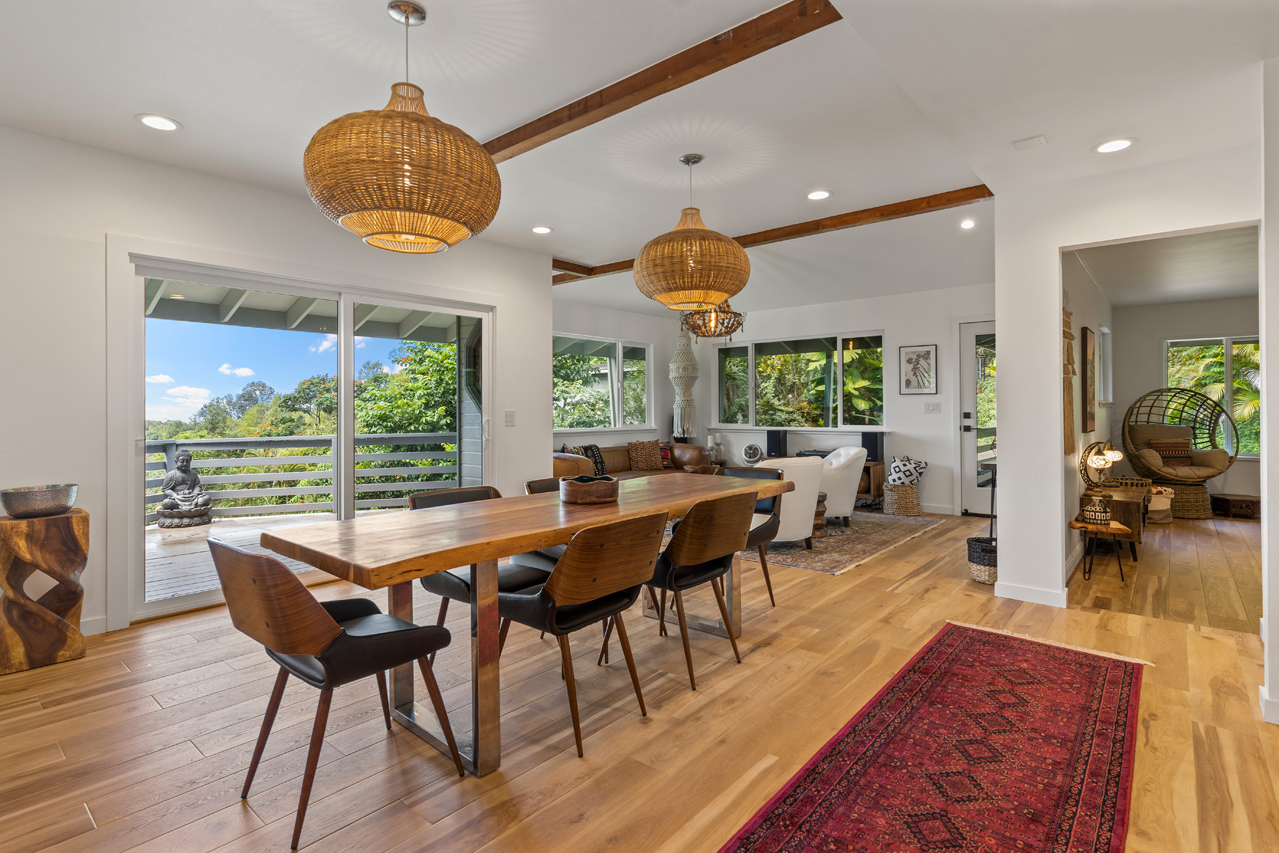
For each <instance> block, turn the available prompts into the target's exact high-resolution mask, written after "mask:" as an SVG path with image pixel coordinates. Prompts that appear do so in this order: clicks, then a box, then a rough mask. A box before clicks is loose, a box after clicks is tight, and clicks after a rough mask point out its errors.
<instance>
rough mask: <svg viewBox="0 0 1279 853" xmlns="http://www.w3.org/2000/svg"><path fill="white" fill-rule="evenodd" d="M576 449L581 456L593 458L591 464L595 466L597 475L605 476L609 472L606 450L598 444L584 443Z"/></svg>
mask: <svg viewBox="0 0 1279 853" xmlns="http://www.w3.org/2000/svg"><path fill="white" fill-rule="evenodd" d="M574 451H576V452H577V454H578V455H579V456H585V457H586V458H587V459H589V460H591V464H592V465H594V466H595V476H596V477H603V476H604V475H605V474H607V473H608V465H606V464H605V462H604V451H602V450H600V446H599V445H598V444H583V445H582V446H581V447H575V448H574Z"/></svg>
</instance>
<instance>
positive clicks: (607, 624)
mask: <svg viewBox="0 0 1279 853" xmlns="http://www.w3.org/2000/svg"><path fill="white" fill-rule="evenodd" d="M611 636H613V617H612V616H610V617H608V618H607V619H605V620H604V644H603V645H602V646H600V656H599V657H598V658H596V659H595V665H596V666H603V665H604V664H606V663H608V638H609V637H611Z"/></svg>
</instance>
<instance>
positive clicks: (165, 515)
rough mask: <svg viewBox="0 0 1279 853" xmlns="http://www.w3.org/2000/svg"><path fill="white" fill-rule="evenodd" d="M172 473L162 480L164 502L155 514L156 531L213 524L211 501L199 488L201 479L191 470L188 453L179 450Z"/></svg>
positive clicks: (189, 453)
mask: <svg viewBox="0 0 1279 853" xmlns="http://www.w3.org/2000/svg"><path fill="white" fill-rule="evenodd" d="M173 464H174V469H173V470H172V471H170V472H169V473H168V474H166V475H165V476H164V485H163V486H161V489H162V490H163V492H164V500H163V501H162V502H161V503H160V508H159V509H158V510H156V513H157V514H158V515H159V516H160V518H159V520H158V521H156V525H157V526H158V527H196V526H197V525H201V524H208V523H209V522H211V521H212V520H213V515H212V509H213V500H212V498H210V497H209V496H208V494H206V493H205V491H204V489H202V488H200V475H199V474H197V473H195V472H194V471H192V470H191V451H189V450H179V451H178V453H177V456H175V457H174V460H173Z"/></svg>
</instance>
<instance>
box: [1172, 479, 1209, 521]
mask: <svg viewBox="0 0 1279 853" xmlns="http://www.w3.org/2000/svg"><path fill="white" fill-rule="evenodd" d="M1173 488H1174V491H1173V495H1172V517H1173V518H1212V501H1211V500H1210V499H1209V498H1208V487H1207V486H1205V485H1203V484H1202V483H1178V484H1177V485H1176V486H1174V487H1173Z"/></svg>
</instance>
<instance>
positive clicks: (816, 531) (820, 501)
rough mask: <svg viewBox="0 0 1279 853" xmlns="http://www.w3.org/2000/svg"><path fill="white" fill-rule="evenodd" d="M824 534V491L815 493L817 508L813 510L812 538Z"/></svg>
mask: <svg viewBox="0 0 1279 853" xmlns="http://www.w3.org/2000/svg"><path fill="white" fill-rule="evenodd" d="M825 535H826V493H825V492H818V493H817V509H816V510H814V511H813V538H814V539H821V538H822V537H823V536H825Z"/></svg>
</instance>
